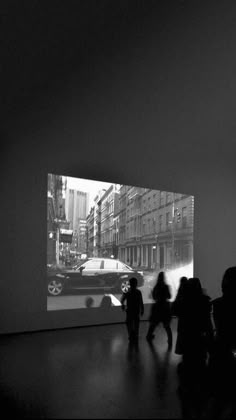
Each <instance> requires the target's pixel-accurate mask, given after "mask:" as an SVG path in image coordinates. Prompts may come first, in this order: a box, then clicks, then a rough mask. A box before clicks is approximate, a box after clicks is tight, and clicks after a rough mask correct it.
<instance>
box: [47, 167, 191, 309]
mask: <svg viewBox="0 0 236 420" xmlns="http://www.w3.org/2000/svg"><path fill="white" fill-rule="evenodd" d="M193 224H194V197H193V196H190V195H185V194H180V193H175V192H167V191H162V190H153V189H150V188H143V187H135V186H128V185H121V184H114V183H107V182H100V181H95V180H87V179H82V178H72V177H66V176H61V175H55V174H48V191H47V295H48V297H47V309H48V310H61V309H79V308H93V307H103V306H105V305H106V306H120V299H121V295H122V293H126V292H127V291H128V289H129V279H130V278H132V277H136V278H137V280H138V287H139V288H140V290H141V291H142V295H143V299H144V303H152V300H151V297H150V292H151V289H152V288H153V286H154V284H155V282H156V278H157V275H158V273H159V272H160V271H165V272H166V275H167V281H168V283H169V285H170V288H171V291H172V300H173V299H174V298H175V296H176V293H177V290H178V286H179V279H180V277H181V276H183V275H185V276H187V277H191V276H193Z"/></svg>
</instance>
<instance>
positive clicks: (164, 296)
mask: <svg viewBox="0 0 236 420" xmlns="http://www.w3.org/2000/svg"><path fill="white" fill-rule="evenodd" d="M152 298H153V300H154V303H153V305H152V307H151V314H150V317H149V328H148V332H147V336H146V339H147V341H149V342H150V341H152V340H153V339H154V337H155V335H154V331H155V329H156V327H157V326H158V325H159V324H160V323H161V324H162V325H163V327H164V329H165V331H166V334H167V341H168V348H169V349H171V348H172V341H173V339H172V330H171V326H170V323H171V306H170V305H171V303H170V298H171V293H170V289H169V286H168V284H167V283H166V276H165V272H164V271H160V273H159V274H158V277H157V282H156V285H155V286H154V288H153V290H152Z"/></svg>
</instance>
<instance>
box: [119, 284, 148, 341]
mask: <svg viewBox="0 0 236 420" xmlns="http://www.w3.org/2000/svg"><path fill="white" fill-rule="evenodd" d="M129 283H130V289H129V291H128V292H127V293H123V295H122V298H121V307H122V310H123V311H126V326H127V331H128V336H129V341H137V340H138V335H139V323H140V316H143V314H144V304H143V296H142V292H141V291H140V290H139V289H138V288H137V284H138V281H137V279H136V278H135V277H132V278H131V279H130V281H129Z"/></svg>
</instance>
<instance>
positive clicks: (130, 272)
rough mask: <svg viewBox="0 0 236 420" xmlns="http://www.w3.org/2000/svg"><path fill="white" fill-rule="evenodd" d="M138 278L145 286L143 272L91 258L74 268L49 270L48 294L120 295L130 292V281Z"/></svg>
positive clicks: (118, 263) (112, 260)
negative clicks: (90, 291) (100, 291)
mask: <svg viewBox="0 0 236 420" xmlns="http://www.w3.org/2000/svg"><path fill="white" fill-rule="evenodd" d="M131 277H136V279H137V280H138V287H141V286H143V284H144V278H143V272H142V271H137V270H134V269H132V268H131V267H129V266H128V265H127V264H125V263H123V262H121V261H119V260H116V259H112V258H90V259H88V260H87V261H85V262H83V263H82V264H79V265H75V266H74V268H72V269H70V270H68V269H67V268H64V269H63V268H58V270H57V268H55V269H54V270H53V269H48V294H49V295H50V296H59V295H61V294H62V293H63V292H64V291H66V290H73V289H78V290H81V289H103V291H104V289H105V290H106V291H108V290H112V291H115V292H118V293H126V292H127V291H128V290H129V287H130V285H129V280H130V278H131Z"/></svg>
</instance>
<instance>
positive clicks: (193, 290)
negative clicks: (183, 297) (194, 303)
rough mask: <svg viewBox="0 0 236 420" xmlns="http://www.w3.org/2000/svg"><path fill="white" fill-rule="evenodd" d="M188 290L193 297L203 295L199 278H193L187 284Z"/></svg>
mask: <svg viewBox="0 0 236 420" xmlns="http://www.w3.org/2000/svg"><path fill="white" fill-rule="evenodd" d="M186 289H187V290H188V293H189V294H190V295H191V296H194V297H196V296H199V295H201V294H202V286H201V282H200V280H199V278H198V277H191V278H190V279H188V281H187V283H186Z"/></svg>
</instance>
